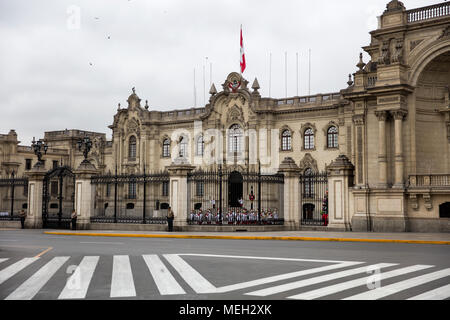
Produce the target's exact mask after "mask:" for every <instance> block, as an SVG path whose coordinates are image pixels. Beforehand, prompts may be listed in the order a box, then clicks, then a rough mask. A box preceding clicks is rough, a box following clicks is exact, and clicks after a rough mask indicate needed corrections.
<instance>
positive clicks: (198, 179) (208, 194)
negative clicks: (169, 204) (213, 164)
mask: <svg viewBox="0 0 450 320" xmlns="http://www.w3.org/2000/svg"><path fill="white" fill-rule="evenodd" d="M187 181H188V194H187V199H188V210H189V212H188V224H199V225H210V224H226V225H228V224H233V225H235V224H243V225H244V224H283V222H284V219H283V211H282V208H283V204H282V201H283V185H284V175H283V174H262V173H261V171H260V170H258V171H251V170H236V169H232V168H225V169H223V168H222V167H220V166H219V167H218V168H217V169H215V170H206V171H205V170H201V169H200V170H196V171H193V172H191V173H189V175H188V179H187Z"/></svg>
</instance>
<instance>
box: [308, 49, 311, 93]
mask: <svg viewBox="0 0 450 320" xmlns="http://www.w3.org/2000/svg"><path fill="white" fill-rule="evenodd" d="M308 74H309V75H308V96H309V95H311V49H309V72H308Z"/></svg>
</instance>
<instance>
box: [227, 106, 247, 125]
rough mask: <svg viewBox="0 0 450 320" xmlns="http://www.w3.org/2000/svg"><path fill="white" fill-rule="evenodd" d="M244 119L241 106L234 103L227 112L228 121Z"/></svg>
mask: <svg viewBox="0 0 450 320" xmlns="http://www.w3.org/2000/svg"><path fill="white" fill-rule="evenodd" d="M233 121H244V112H243V111H242V109H241V108H240V107H238V106H237V105H234V106H233V107H231V108H230V109H229V110H228V112H227V122H228V123H229V122H233Z"/></svg>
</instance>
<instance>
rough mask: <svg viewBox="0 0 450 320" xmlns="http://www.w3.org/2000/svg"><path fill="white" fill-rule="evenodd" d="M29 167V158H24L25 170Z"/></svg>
mask: <svg viewBox="0 0 450 320" xmlns="http://www.w3.org/2000/svg"><path fill="white" fill-rule="evenodd" d="M30 169H31V159H25V170H30Z"/></svg>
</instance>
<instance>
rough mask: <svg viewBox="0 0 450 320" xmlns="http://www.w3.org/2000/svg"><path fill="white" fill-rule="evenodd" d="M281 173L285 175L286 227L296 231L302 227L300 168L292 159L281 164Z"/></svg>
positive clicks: (286, 159)
mask: <svg viewBox="0 0 450 320" xmlns="http://www.w3.org/2000/svg"><path fill="white" fill-rule="evenodd" d="M279 172H280V173H283V174H284V191H283V197H284V199H283V208H281V209H282V210H283V217H284V224H285V226H286V227H288V228H290V229H293V230H296V229H298V228H299V226H300V210H301V208H300V207H301V206H300V190H299V189H300V186H299V184H300V183H299V174H300V168H299V167H298V166H297V164H296V163H295V161H294V159H292V158H291V157H288V158H285V159H284V160H283V161H282V162H281V164H280V169H279Z"/></svg>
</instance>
